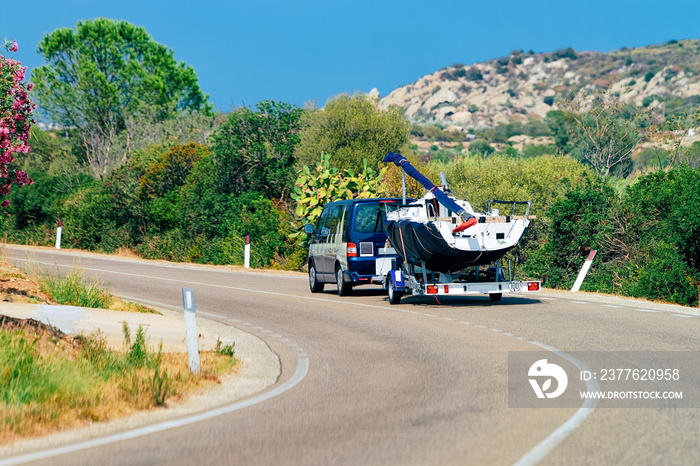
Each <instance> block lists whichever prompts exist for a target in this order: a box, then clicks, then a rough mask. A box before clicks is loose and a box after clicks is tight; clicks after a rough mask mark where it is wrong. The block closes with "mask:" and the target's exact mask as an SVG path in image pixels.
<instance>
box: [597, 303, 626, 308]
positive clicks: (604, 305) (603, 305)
mask: <svg viewBox="0 0 700 466" xmlns="http://www.w3.org/2000/svg"><path fill="white" fill-rule="evenodd" d="M600 306H601V307H612V308H615V309H619V308H621V307H622V306H615V305H614V304H601V305H600Z"/></svg>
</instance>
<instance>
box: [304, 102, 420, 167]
mask: <svg viewBox="0 0 700 466" xmlns="http://www.w3.org/2000/svg"><path fill="white" fill-rule="evenodd" d="M303 124H304V129H303V130H302V132H301V142H300V144H299V148H298V149H297V159H298V162H297V163H298V165H299V166H303V165H308V166H310V167H314V166H316V163H317V162H318V160H319V158H320V156H321V152H323V153H326V154H330V156H331V158H330V164H331V166H332V167H334V168H338V169H352V170H353V171H355V173H359V172H361V171H362V169H363V167H362V159H366V160H367V163H368V165H369V167H370V168H372V169H373V170H379V169H380V168H381V167H382V166H383V165H384V163H383V160H384V157H385V156H386V154H388V153H389V152H404V151H405V150H406V148H407V147H408V140H409V133H410V124H409V123H408V122H407V121H406V120H405V119H404V117H403V115H402V114H401V112H400V111H399V110H398V109H395V108H391V109H389V110H387V111H382V110H379V109H378V108H377V107H376V104H375V102H374V101H373V100H372V99H371V98H370V97H368V96H366V95H363V94H355V95H352V96H351V95H349V94H342V95H340V96H338V97H336V98H335V99H333V100H331V101H329V102H328V103H327V104H326V107H325V108H323V109H321V110H318V109H317V110H312V111H309V112H308V113H307V114H306V115H305V116H304V118H303Z"/></svg>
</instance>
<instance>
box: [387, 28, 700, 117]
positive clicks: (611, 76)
mask: <svg viewBox="0 0 700 466" xmlns="http://www.w3.org/2000/svg"><path fill="white" fill-rule="evenodd" d="M606 88H610V90H611V92H613V93H615V94H616V95H619V97H620V98H621V99H622V100H624V101H625V102H630V103H634V104H635V105H638V106H647V107H650V108H653V109H656V113H658V114H660V115H661V116H664V115H670V114H672V113H675V112H679V111H688V110H690V109H692V108H695V107H697V106H699V105H700V40H683V41H675V40H672V41H669V42H667V43H666V44H662V45H652V46H648V47H640V48H635V49H627V48H622V49H620V50H614V51H612V52H609V53H601V52H576V51H575V50H574V49H571V48H568V49H562V50H557V51H555V52H551V53H538V54H535V53H533V52H523V51H514V52H512V53H511V54H510V55H509V56H507V57H501V58H497V59H493V60H489V61H487V62H483V63H476V64H473V65H468V66H465V65H463V64H460V63H457V64H455V65H452V66H449V67H446V68H443V69H442V70H440V71H437V72H435V73H433V74H431V75H428V76H424V77H422V78H420V79H419V80H418V81H416V82H414V83H411V84H408V85H406V86H403V87H400V88H398V89H396V90H394V91H392V92H391V93H390V94H389V95H387V96H386V97H384V98H382V99H381V100H380V101H379V107H380V108H384V109H386V108H388V107H390V106H398V107H400V108H402V109H404V115H405V116H406V118H407V119H408V120H409V121H411V122H416V123H438V124H442V125H447V126H449V125H456V126H458V127H459V128H460V129H462V130H467V129H468V128H484V127H492V126H494V125H496V124H498V123H499V122H508V121H511V120H513V119H517V120H520V121H527V120H529V119H532V118H543V117H544V116H545V115H546V114H547V112H548V111H550V110H553V109H556V108H558V104H559V103H560V102H561V101H563V100H567V99H571V98H572V97H573V96H574V95H575V93H577V92H579V91H581V90H584V91H590V90H596V89H606Z"/></svg>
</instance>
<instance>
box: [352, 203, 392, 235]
mask: <svg viewBox="0 0 700 466" xmlns="http://www.w3.org/2000/svg"><path fill="white" fill-rule="evenodd" d="M385 208H388V209H389V211H392V210H394V209H396V206H393V205H391V204H387V203H381V204H379V203H377V204H358V205H357V206H356V207H355V223H354V225H353V229H354V230H355V231H356V232H358V233H379V232H382V231H384V223H385V222H386V211H385V210H384V209H385Z"/></svg>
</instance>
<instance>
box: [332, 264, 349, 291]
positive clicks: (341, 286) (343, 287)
mask: <svg viewBox="0 0 700 466" xmlns="http://www.w3.org/2000/svg"><path fill="white" fill-rule="evenodd" d="M335 280H336V283H337V284H338V296H347V295H349V294H350V291H351V290H352V285H350V284H348V283H345V280H343V269H342V268H341V267H340V266H338V268H337V269H335Z"/></svg>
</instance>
